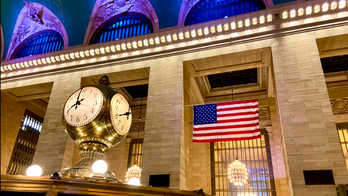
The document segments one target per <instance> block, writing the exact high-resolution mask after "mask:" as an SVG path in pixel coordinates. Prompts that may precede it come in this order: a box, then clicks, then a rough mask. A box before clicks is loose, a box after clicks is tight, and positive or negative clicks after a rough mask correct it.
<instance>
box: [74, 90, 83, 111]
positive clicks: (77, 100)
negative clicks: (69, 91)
mask: <svg viewBox="0 0 348 196" xmlns="http://www.w3.org/2000/svg"><path fill="white" fill-rule="evenodd" d="M83 88H84V86H83V87H82V88H81V90H80V92H79V95H78V96H77V99H76V103H75V110H76V109H77V103H78V102H79V98H80V95H81V92H82V89H83Z"/></svg>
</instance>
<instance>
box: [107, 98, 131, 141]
mask: <svg viewBox="0 0 348 196" xmlns="http://www.w3.org/2000/svg"><path fill="white" fill-rule="evenodd" d="M110 118H111V124H112V126H113V127H114V129H115V130H116V131H117V133H118V134H120V135H125V134H127V133H128V130H129V128H130V126H131V123H132V111H131V109H130V107H129V103H128V101H127V100H126V98H125V97H124V96H123V95H121V94H119V93H117V94H115V95H114V96H113V97H112V99H111V103H110Z"/></svg>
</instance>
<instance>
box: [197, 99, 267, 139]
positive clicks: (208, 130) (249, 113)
mask: <svg viewBox="0 0 348 196" xmlns="http://www.w3.org/2000/svg"><path fill="white" fill-rule="evenodd" d="M258 105H259V104H258V100H257V99H253V100H244V101H232V102H224V103H217V104H206V105H198V106H194V107H193V137H192V141H193V142H219V141H238V140H249V139H255V138H260V137H261V134H260V128H259V110H258Z"/></svg>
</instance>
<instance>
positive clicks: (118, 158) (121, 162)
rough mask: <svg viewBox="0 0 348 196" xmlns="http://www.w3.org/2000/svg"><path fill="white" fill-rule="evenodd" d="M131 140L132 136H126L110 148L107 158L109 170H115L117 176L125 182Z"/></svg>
mask: <svg viewBox="0 0 348 196" xmlns="http://www.w3.org/2000/svg"><path fill="white" fill-rule="evenodd" d="M131 141H132V139H131V138H125V139H124V140H123V141H122V142H120V143H119V144H117V145H116V146H114V147H113V148H111V149H109V150H108V152H107V153H106V158H105V161H106V163H107V164H108V170H110V171H112V172H114V173H115V175H116V177H117V178H118V179H119V180H122V181H123V182H125V178H126V172H127V169H128V168H127V164H128V154H129V145H130V142H131Z"/></svg>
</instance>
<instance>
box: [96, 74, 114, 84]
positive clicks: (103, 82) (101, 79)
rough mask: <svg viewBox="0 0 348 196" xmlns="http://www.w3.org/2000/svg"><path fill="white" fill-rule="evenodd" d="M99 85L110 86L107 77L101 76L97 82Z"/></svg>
mask: <svg viewBox="0 0 348 196" xmlns="http://www.w3.org/2000/svg"><path fill="white" fill-rule="evenodd" d="M98 83H99V85H105V86H110V84H111V82H110V80H109V77H108V76H107V75H103V76H102V77H101V78H100V79H99V81H98Z"/></svg>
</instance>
